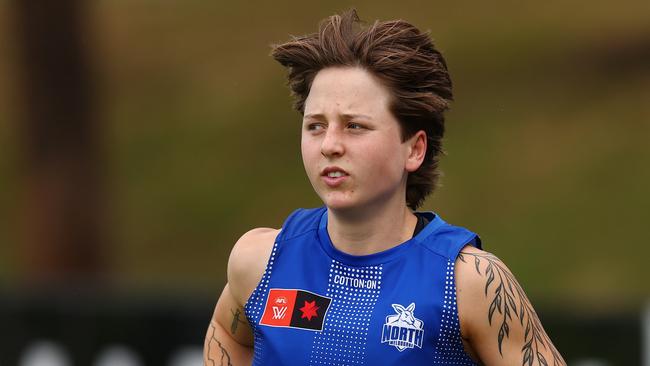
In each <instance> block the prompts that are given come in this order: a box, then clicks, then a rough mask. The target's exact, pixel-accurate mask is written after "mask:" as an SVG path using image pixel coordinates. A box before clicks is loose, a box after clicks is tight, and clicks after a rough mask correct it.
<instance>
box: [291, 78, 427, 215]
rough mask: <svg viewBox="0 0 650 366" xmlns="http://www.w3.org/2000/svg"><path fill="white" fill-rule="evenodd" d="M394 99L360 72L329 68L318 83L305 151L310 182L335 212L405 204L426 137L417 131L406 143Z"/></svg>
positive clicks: (308, 104) (308, 110)
mask: <svg viewBox="0 0 650 366" xmlns="http://www.w3.org/2000/svg"><path fill="white" fill-rule="evenodd" d="M389 100H390V94H389V91H388V89H387V88H386V87H384V86H383V85H382V84H380V83H379V81H377V80H376V79H375V78H374V77H373V76H372V75H371V74H370V73H368V72H367V71H365V70H363V69H361V68H356V67H332V68H326V69H323V70H321V71H320V72H318V74H317V75H316V77H315V78H314V81H313V83H312V86H311V90H310V93H309V96H308V97H307V100H306V101H305V111H304V119H303V124H302V143H301V150H302V158H303V163H304V165H305V170H306V172H307V175H308V177H309V180H310V181H311V184H312V186H313V187H314V190H315V191H316V193H317V194H318V195H319V196H320V198H321V199H322V200H323V202H324V203H325V205H326V206H327V207H329V208H330V209H335V210H345V209H354V208H363V207H372V206H375V207H377V206H378V205H379V206H381V204H382V203H385V202H398V201H399V200H401V201H403V202H404V205H406V201H405V192H406V178H407V175H408V173H409V172H411V171H414V170H416V169H417V168H418V167H419V166H420V164H421V163H422V159H423V158H424V150H426V138H425V136H424V132H418V133H417V134H416V135H415V136H413V137H412V138H410V139H409V140H407V141H405V142H402V141H401V133H400V131H401V130H400V125H399V123H398V121H397V119H395V117H394V116H393V115H392V113H391V112H390V111H389V109H388V106H389ZM420 150H421V151H420Z"/></svg>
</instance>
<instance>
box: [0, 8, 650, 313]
mask: <svg viewBox="0 0 650 366" xmlns="http://www.w3.org/2000/svg"><path fill="white" fill-rule="evenodd" d="M306 6H307V5H305V4H303V3H300V2H289V1H285V2H273V5H270V3H269V4H266V5H261V4H260V5H259V6H257V7H256V8H255V9H253V8H244V7H243V5H233V4H228V5H224V4H220V3H214V2H212V3H211V2H201V1H185V2H182V3H181V2H171V1H164V2H154V1H145V0H139V1H106V0H104V1H99V2H96V3H94V5H93V6H92V7H90V8H89V9H88V10H89V11H88V30H89V32H88V35H87V37H88V44H89V50H90V51H92V53H91V56H92V61H93V65H94V66H93V70H94V75H95V76H96V78H97V81H98V85H99V93H100V94H99V95H100V100H99V102H100V113H101V115H102V118H103V120H104V121H105V123H106V131H107V134H106V139H105V141H106V149H107V152H108V154H109V159H110V161H111V168H110V172H109V176H110V187H111V202H112V207H111V210H112V216H113V217H114V222H113V223H112V228H113V241H114V253H113V254H114V265H115V273H116V276H117V278H118V280H119V281H120V282H121V283H123V284H124V285H125V286H155V287H165V286H188V284H190V286H194V287H196V288H197V289H202V290H206V289H208V290H210V291H211V290H212V289H217V288H218V287H220V286H221V285H222V284H223V282H224V277H225V263H226V260H227V255H228V252H229V249H230V247H231V246H232V244H233V243H234V241H235V240H236V239H237V238H238V236H239V235H241V233H243V232H244V231H246V230H247V229H249V228H252V227H255V226H274V227H279V225H281V223H282V219H283V218H284V217H285V216H286V215H287V214H289V213H290V211H291V210H292V209H293V208H295V207H309V206H315V205H318V204H319V201H318V200H317V197H316V196H315V195H314V194H313V192H312V190H311V187H310V186H309V183H308V181H307V179H306V178H305V177H304V173H303V169H302V163H301V159H300V156H299V128H298V123H299V116H298V115H297V114H296V113H295V112H293V111H291V109H290V102H291V101H290V99H289V97H288V91H287V89H286V87H284V86H283V84H284V79H283V78H284V71H283V70H282V69H281V68H280V66H279V65H276V64H274V62H273V61H272V60H271V58H270V57H268V52H269V47H268V45H269V44H270V43H273V42H278V41H282V40H284V39H286V38H288V34H302V33H305V32H312V31H314V30H315V24H316V22H317V21H318V20H319V19H321V18H323V17H324V16H326V15H329V14H331V13H333V12H335V11H338V10H341V9H345V8H347V7H349V4H348V3H346V2H328V5H320V6H319V7H311V5H310V7H309V8H307V7H306ZM356 7H357V9H358V11H359V13H360V15H361V17H362V18H364V19H366V20H374V19H377V18H380V19H388V18H397V17H401V18H405V19H407V20H410V21H412V22H413V23H415V24H416V25H418V26H419V27H421V28H424V29H430V30H431V32H432V35H433V37H434V39H435V42H436V44H437V45H438V46H439V47H440V49H441V50H442V51H443V53H444V54H445V56H446V58H447V61H448V64H449V65H450V71H451V74H452V78H453V80H454V83H455V95H456V98H455V99H456V101H455V103H454V104H453V110H452V111H451V113H450V114H449V116H448V119H447V126H448V130H447V131H448V132H447V135H446V136H447V137H446V145H445V146H446V150H447V152H448V156H447V157H445V159H444V161H443V169H444V172H445V176H444V178H443V180H442V187H440V189H438V191H437V192H436V193H435V195H434V196H433V197H432V198H430V199H429V200H428V201H427V203H426V206H425V209H428V210H435V211H436V212H438V213H440V214H441V215H442V216H443V217H444V218H445V219H446V220H447V221H450V222H452V223H455V224H458V225H462V226H467V227H469V228H471V229H473V230H475V231H477V232H479V233H480V234H481V235H482V238H483V242H484V244H485V246H486V248H487V249H488V250H490V251H492V252H494V253H495V254H497V255H498V256H500V257H501V258H502V259H503V260H504V261H505V262H506V263H507V264H508V265H509V266H510V267H511V269H512V270H513V271H514V273H515V274H516V275H517V276H518V278H519V279H520V281H521V282H522V283H523V285H524V287H525V288H526V289H527V290H528V292H529V294H530V295H531V297H532V298H534V299H535V300H536V301H539V302H544V303H547V304H550V305H552V306H563V307H567V306H568V307H573V306H575V307H576V308H578V307H582V306H585V305H586V306H588V307H589V308H590V309H594V310H595V311H598V310H602V309H610V310H611V309H615V308H630V307H637V306H639V305H640V304H641V303H643V301H645V300H646V299H647V298H648V297H650V284H649V283H648V281H646V279H647V277H648V275H647V273H648V271H647V264H646V258H648V257H649V256H650V249H648V248H649V247H648V245H647V244H646V242H647V238H646V235H645V233H644V229H645V227H646V225H647V221H648V219H650V213H649V212H650V211H649V209H650V192H649V188H648V187H650V168H649V167H650V148H649V147H648V145H647V143H648V137H649V136H650V107H649V104H648V101H649V100H650V51H648V50H650V11H649V10H650V6H649V5H648V3H647V1H645V0H635V1H628V2H627V3H626V4H625V5H619V6H612V5H608V4H605V3H604V2H603V3H597V2H596V3H594V2H587V1H573V2H560V1H553V2H545V3H544V7H543V8H542V7H537V6H534V5H524V4H523V3H518V2H507V1H501V2H498V3H494V2H492V3H481V2H462V3H455V4H442V3H440V4H434V3H427V2H419V1H404V2H400V6H399V9H395V7H394V6H393V5H392V3H388V2H385V3H380V4H377V3H376V2H370V1H362V2H357V3H356ZM10 20H11V19H10V17H9V15H8V5H7V3H6V2H3V3H2V4H0V24H2V25H1V26H0V27H2V29H1V30H0V54H1V55H4V57H2V58H0V281H2V282H4V283H11V282H12V281H14V280H15V279H17V278H19V277H20V273H21V269H20V268H19V267H18V266H17V265H16V259H15V256H16V245H19V243H20V235H19V233H18V232H16V230H15V229H14V228H15V227H16V225H15V223H16V220H17V218H16V212H17V210H18V207H19V204H20V200H19V197H20V195H19V194H20V188H21V181H20V175H19V171H20V153H19V152H20V145H19V141H20V139H19V135H18V134H19V129H18V128H17V125H16V123H14V120H15V119H16V111H15V110H12V106H13V100H14V99H13V98H15V95H14V93H13V92H12V91H13V90H14V89H15V88H14V85H15V83H16V82H17V76H16V74H15V64H14V62H15V60H16V57H15V51H16V48H17V45H16V44H14V43H13V42H12V38H11V28H10V27H9V23H10ZM215 291H216V290H215Z"/></svg>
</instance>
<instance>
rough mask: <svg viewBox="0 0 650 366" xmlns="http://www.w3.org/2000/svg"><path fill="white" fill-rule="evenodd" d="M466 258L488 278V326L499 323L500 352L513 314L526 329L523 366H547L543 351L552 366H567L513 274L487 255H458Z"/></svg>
mask: <svg viewBox="0 0 650 366" xmlns="http://www.w3.org/2000/svg"><path fill="white" fill-rule="evenodd" d="M466 255H467V256H472V257H474V267H475V269H476V272H477V273H478V274H479V275H481V276H485V277H486V278H487V280H486V282H485V296H486V297H487V296H492V300H491V302H490V306H489V307H488V324H490V326H491V325H492V322H493V321H500V323H501V324H500V325H499V331H498V333H497V341H498V344H499V353H500V354H501V355H502V356H503V351H502V346H503V340H504V338H508V337H509V336H510V326H511V325H512V322H513V314H514V319H516V320H518V322H519V324H520V325H521V326H522V327H523V328H524V329H525V330H524V345H523V347H522V348H521V351H522V362H521V364H522V366H523V365H528V366H532V365H533V364H535V365H538V366H548V361H547V360H546V358H545V357H544V355H543V354H542V352H541V351H542V350H548V351H550V353H551V355H552V356H553V360H552V365H553V366H564V365H566V363H565V362H564V360H563V359H562V356H560V353H559V352H558V351H557V349H556V348H555V347H554V346H553V344H552V343H551V340H550V339H549V338H548V335H547V334H546V332H545V331H544V328H542V324H541V322H540V321H539V318H538V317H537V314H536V313H535V310H534V309H533V307H532V305H531V304H530V301H529V300H528V298H527V297H526V294H525V293H524V290H523V289H522V288H521V286H520V285H519V283H518V282H517V280H516V279H515V278H514V276H513V275H512V273H510V271H508V270H507V269H506V268H505V266H504V265H503V263H502V262H501V261H500V260H499V259H498V258H497V257H496V256H494V255H493V254H490V253H468V252H461V253H459V255H458V259H459V260H461V261H463V262H465V263H467V262H466V261H465V256H466ZM483 263H486V264H485V269H484V270H483V271H481V265H482V264H483ZM493 284H494V285H495V286H494V291H493V292H492V295H489V294H488V292H489V290H490V286H492V285H493ZM496 314H498V315H496ZM497 319H498V320H497ZM515 322H516V321H515Z"/></svg>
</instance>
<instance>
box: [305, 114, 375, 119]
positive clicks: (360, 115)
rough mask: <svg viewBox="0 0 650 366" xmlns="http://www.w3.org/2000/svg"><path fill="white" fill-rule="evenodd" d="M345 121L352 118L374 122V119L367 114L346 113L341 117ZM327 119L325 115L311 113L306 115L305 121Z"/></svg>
mask: <svg viewBox="0 0 650 366" xmlns="http://www.w3.org/2000/svg"><path fill="white" fill-rule="evenodd" d="M341 116H342V117H344V118H345V119H352V118H365V119H368V120H372V117H370V116H368V115H366V114H354V113H344V114H342V115H341ZM324 117H325V115H324V114H322V113H310V114H305V116H304V117H303V119H305V118H315V119H323V118H324Z"/></svg>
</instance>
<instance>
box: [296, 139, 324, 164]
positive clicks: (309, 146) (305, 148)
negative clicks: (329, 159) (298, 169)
mask: <svg viewBox="0 0 650 366" xmlns="http://www.w3.org/2000/svg"><path fill="white" fill-rule="evenodd" d="M300 153H301V154H302V163H303V165H304V166H305V169H306V170H307V171H308V172H309V170H310V169H313V168H314V166H313V165H314V164H315V163H316V162H315V157H314V154H316V158H318V154H320V150H319V148H318V146H316V144H314V142H313V141H310V140H309V138H305V137H303V138H302V139H301V140H300Z"/></svg>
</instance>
